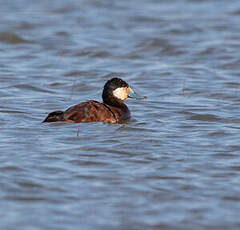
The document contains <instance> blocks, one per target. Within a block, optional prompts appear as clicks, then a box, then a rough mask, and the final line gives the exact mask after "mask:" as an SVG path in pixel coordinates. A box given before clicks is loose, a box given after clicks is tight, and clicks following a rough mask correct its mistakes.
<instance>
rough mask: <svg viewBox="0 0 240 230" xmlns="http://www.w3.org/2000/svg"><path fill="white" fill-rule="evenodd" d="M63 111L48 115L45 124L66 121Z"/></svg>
mask: <svg viewBox="0 0 240 230" xmlns="http://www.w3.org/2000/svg"><path fill="white" fill-rule="evenodd" d="M63 114H64V113H63V111H54V112H51V113H49V114H48V116H47V117H46V118H45V120H44V121H43V122H56V121H64V119H63Z"/></svg>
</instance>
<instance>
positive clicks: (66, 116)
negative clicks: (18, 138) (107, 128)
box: [43, 101, 130, 123]
mask: <svg viewBox="0 0 240 230" xmlns="http://www.w3.org/2000/svg"><path fill="white" fill-rule="evenodd" d="M129 118H130V111H129V109H128V107H127V106H126V105H125V104H124V103H121V104H119V106H117V107H115V106H110V105H108V104H106V103H100V102H97V101H87V102H83V103H80V104H78V105H74V106H71V107H70V108H68V109H67V110H66V111H65V112H62V111H55V112H52V113H50V114H49V115H48V116H47V118H46V119H45V120H44V121H43V122H56V121H66V122H71V123H79V122H105V123H122V122H124V121H127V120H128V119H129Z"/></svg>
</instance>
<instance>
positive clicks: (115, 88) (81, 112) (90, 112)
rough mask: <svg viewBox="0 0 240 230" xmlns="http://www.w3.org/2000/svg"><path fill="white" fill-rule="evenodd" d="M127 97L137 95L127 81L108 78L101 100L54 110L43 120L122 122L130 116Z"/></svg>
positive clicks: (135, 96) (136, 97)
mask: <svg viewBox="0 0 240 230" xmlns="http://www.w3.org/2000/svg"><path fill="white" fill-rule="evenodd" d="M127 98H135V99H138V98H139V96H138V95H137V94H136V92H135V91H134V90H133V89H132V88H131V87H130V86H129V84H128V83H127V82H125V81H124V80H122V79H120V78H117V77H115V78H112V79H111V80H108V81H107V82H106V83H105V85H104V88H103V92H102V100H103V102H98V101H94V100H89V101H86V102H82V103H80V104H77V105H74V106H71V107H69V108H68V109H67V110H65V111H54V112H51V113H49V114H48V116H47V117H46V118H45V120H44V121H43V122H59V121H62V122H70V123H81V122H104V123H111V124H115V123H124V122H126V121H128V120H129V119H130V117H131V113H130V110H129V109H128V107H127V105H126V104H125V103H124V101H125V100H126V99H127Z"/></svg>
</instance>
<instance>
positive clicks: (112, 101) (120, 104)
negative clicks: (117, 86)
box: [102, 93, 127, 109]
mask: <svg viewBox="0 0 240 230" xmlns="http://www.w3.org/2000/svg"><path fill="white" fill-rule="evenodd" d="M102 98H103V102H104V103H105V104H107V105H110V106H113V107H117V108H126V109H127V106H126V105H125V104H124V101H123V100H121V99H118V98H116V97H114V96H113V95H109V94H106V93H103V95H102Z"/></svg>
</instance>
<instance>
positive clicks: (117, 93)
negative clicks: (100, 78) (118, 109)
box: [113, 87, 128, 100]
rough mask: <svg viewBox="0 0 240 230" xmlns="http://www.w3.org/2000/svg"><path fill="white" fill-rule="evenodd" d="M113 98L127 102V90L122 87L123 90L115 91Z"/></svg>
mask: <svg viewBox="0 0 240 230" xmlns="http://www.w3.org/2000/svg"><path fill="white" fill-rule="evenodd" d="M113 96H114V97H116V98H118V99H121V100H125V99H126V98H127V97H128V93H127V88H126V87H121V88H117V89H115V90H114V91H113Z"/></svg>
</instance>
